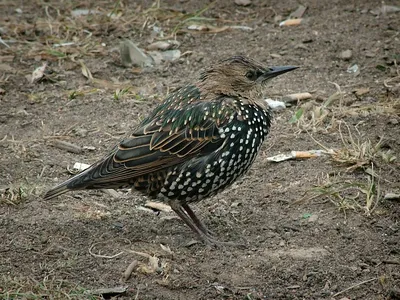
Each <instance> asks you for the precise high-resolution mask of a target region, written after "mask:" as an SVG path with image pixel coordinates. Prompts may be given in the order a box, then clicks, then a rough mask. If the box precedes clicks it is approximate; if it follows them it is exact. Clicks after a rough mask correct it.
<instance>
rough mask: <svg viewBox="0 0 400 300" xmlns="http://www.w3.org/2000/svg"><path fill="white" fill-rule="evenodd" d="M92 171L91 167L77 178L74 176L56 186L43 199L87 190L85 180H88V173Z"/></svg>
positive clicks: (77, 175)
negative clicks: (73, 191)
mask: <svg viewBox="0 0 400 300" xmlns="http://www.w3.org/2000/svg"><path fill="white" fill-rule="evenodd" d="M91 169H92V168H91V167H89V168H87V169H86V170H84V171H82V172H81V173H78V174H76V175H75V176H72V177H71V178H70V179H68V180H66V181H64V182H62V183H60V184H59V185H57V186H55V187H54V188H52V189H51V190H49V191H48V192H47V193H46V194H45V195H44V197H43V199H44V200H49V199H52V198H55V197H57V196H60V195H62V194H64V193H67V192H69V191H72V190H79V189H85V188H86V182H85V179H87V176H86V175H87V173H89V171H90V170H91Z"/></svg>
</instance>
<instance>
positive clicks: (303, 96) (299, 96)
mask: <svg viewBox="0 0 400 300" xmlns="http://www.w3.org/2000/svg"><path fill="white" fill-rule="evenodd" d="M311 98H312V95H311V94H310V93H308V92H306V93H296V94H289V95H286V96H283V97H282V100H283V101H285V102H289V103H292V102H297V101H300V100H307V99H311Z"/></svg>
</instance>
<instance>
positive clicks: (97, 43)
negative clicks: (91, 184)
mask: <svg viewBox="0 0 400 300" xmlns="http://www.w3.org/2000/svg"><path fill="white" fill-rule="evenodd" d="M131 2H132V3H131ZM159 4H160V7H159V8H157V2H155V3H152V2H150V1H124V2H122V1H121V2H117V3H113V2H112V1H101V2H99V1H95V2H93V3H91V4H90V3H86V2H79V1H75V0H71V1H61V2H59V1H53V0H50V1H24V2H19V1H15V2H14V1H8V0H6V1H2V3H1V4H0V36H1V38H2V41H3V42H4V43H5V44H7V45H8V47H7V46H6V45H4V44H3V43H1V41H0V153H1V156H0V189H1V191H0V192H1V198H0V237H1V242H0V298H4V299H42V298H43V299H44V298H46V297H47V298H46V299H68V298H70V299H96V298H101V297H102V296H95V295H94V294H95V293H94V292H93V290H95V289H99V288H112V287H116V286H127V291H126V292H125V293H122V294H119V295H117V297H118V298H119V299H400V202H399V200H398V199H397V200H396V199H392V200H390V199H384V196H385V195H387V194H388V193H395V194H399V193H400V184H399V182H400V179H399V178H400V175H399V174H400V168H399V159H400V155H399V153H400V125H399V124H400V123H399V122H400V111H399V108H400V104H399V102H400V100H399V99H400V96H399V95H400V87H399V82H400V80H399V68H398V66H397V64H398V62H399V60H400V50H399V49H400V35H399V32H400V13H396V12H387V13H380V14H378V15H376V14H374V13H373V12H374V10H377V9H379V8H380V7H381V3H380V1H372V0H365V1H344V0H336V1H328V0H321V1H303V4H304V5H306V6H307V7H308V9H307V11H306V13H305V15H304V18H305V21H304V22H303V23H302V24H300V25H298V26H291V27H279V22H280V21H282V20H284V19H286V18H287V17H288V16H289V15H290V13H291V12H293V11H295V10H296V9H297V7H298V5H299V3H298V2H297V1H290V0H288V1H278V0H271V1H261V0H258V1H257V0H253V1H252V3H251V4H250V5H249V6H247V7H243V6H238V5H236V4H235V3H234V1H227V0H223V1H216V2H215V3H211V2H207V1H204V2H203V1H194V0H189V1H172V0H171V1H160V3H159ZM385 4H386V5H399V2H398V1H394V0H392V1H390V0H388V1H385ZM207 5H209V6H208V9H205V10H204V11H203V12H201V10H203V9H204V8H207ZM78 8H81V9H88V8H92V9H96V10H97V11H98V12H99V13H98V14H89V15H82V16H79V17H73V16H71V11H74V10H76V9H78ZM110 12H113V17H111V18H109V17H107V16H106V15H107V14H108V13H110ZM196 14H197V15H196ZM190 16H191V17H192V19H190V20H188V17H190ZM205 18H208V19H205ZM184 20H186V21H184ZM192 23H197V24H203V25H204V24H212V26H215V27H212V28H211V32H202V31H200V32H199V31H193V30H192V31H191V30H187V27H188V25H189V24H192ZM231 25H241V26H248V27H251V28H253V29H254V30H252V31H248V30H245V28H244V29H243V28H242V29H240V28H236V29H229V30H221V32H215V31H218V30H215V28H220V29H221V28H223V26H231ZM154 26H156V27H157V28H159V29H160V30H162V31H163V32H164V37H167V38H168V36H170V39H173V38H174V37H173V36H172V35H171V34H173V33H174V32H175V33H176V40H177V41H179V42H180V46H179V50H180V51H181V53H182V55H181V58H180V59H178V60H177V61H174V62H163V63H161V64H160V65H157V66H155V67H152V68H139V67H129V68H126V67H124V66H123V65H122V64H121V61H120V56H119V51H118V45H119V42H120V41H121V40H122V39H124V38H127V39H130V40H132V41H134V42H135V43H136V44H138V45H139V46H140V47H141V48H146V47H147V46H148V45H149V44H150V43H151V42H154V41H156V40H157V39H160V38H161V37H160V35H159V34H158V35H157V34H156V35H154V32H155V31H154ZM213 30H214V32H213ZM67 42H72V43H73V44H71V45H63V46H60V47H57V46H56V45H55V44H61V43H67ZM345 50H351V51H352V55H351V57H350V58H343V57H341V53H342V52H343V51H345ZM237 54H244V55H246V56H249V57H252V58H255V59H258V60H260V61H262V62H265V63H266V64H268V65H271V66H273V65H298V66H300V67H301V68H300V69H298V70H296V71H295V72H291V73H290V74H285V75H284V76H282V77H279V78H278V79H276V80H274V81H273V82H271V84H269V85H268V86H267V87H266V89H265V95H266V97H270V98H273V99H280V97H281V96H283V95H287V94H291V93H300V92H311V93H312V95H313V99H309V100H304V101H300V102H299V103H298V104H296V103H295V104H294V105H293V106H292V107H290V108H287V109H285V110H283V111H278V112H276V113H275V119H274V123H273V128H272V131H271V135H270V137H269V139H268V140H267V141H266V142H265V144H264V146H263V148H262V151H261V154H260V155H259V157H258V158H257V160H256V162H255V163H254V166H253V167H252V169H251V171H250V172H249V173H248V174H247V175H246V176H245V177H244V178H242V179H241V180H240V181H239V182H237V183H236V184H235V185H234V186H232V187H231V188H229V189H228V190H226V191H224V192H223V193H221V194H219V195H217V196H216V197H214V198H211V199H206V200H204V201H202V202H201V203H199V204H198V205H196V206H195V207H194V209H195V210H196V212H197V213H198V214H199V215H200V216H201V218H202V219H203V220H204V222H205V223H206V224H207V225H208V226H209V228H211V229H212V230H213V231H214V232H215V234H216V236H217V237H219V238H220V239H221V240H225V241H236V242H243V241H244V242H245V244H246V246H245V247H244V248H243V247H242V248H241V247H228V246H227V247H222V248H217V249H216V248H209V247H206V246H205V245H203V244H200V243H191V241H192V240H193V239H195V238H196V237H195V236H194V235H193V233H192V232H191V231H190V229H189V228H187V227H186V226H185V225H184V224H183V223H182V222H181V221H180V220H179V219H177V218H175V217H174V215H173V214H172V213H168V212H161V213H155V212H152V211H149V210H143V209H141V208H142V207H143V205H144V203H145V202H146V199H145V198H144V197H142V196H140V195H138V194H136V193H128V192H126V191H119V192H118V194H119V195H118V196H117V197H115V195H112V194H110V193H107V192H103V191H90V192H74V193H69V194H66V195H63V196H60V197H59V198H57V199H54V200H51V201H48V202H45V201H44V200H43V199H42V196H43V194H44V192H45V191H46V190H47V189H49V188H50V187H52V186H53V185H55V184H57V183H59V182H61V180H65V179H67V178H68V176H69V173H68V171H67V168H68V167H69V168H71V167H72V166H73V165H74V163H75V162H82V163H87V164H90V163H93V162H95V161H96V160H97V159H99V158H101V157H102V156H103V155H104V154H105V152H106V151H107V149H110V148H111V147H112V146H113V144H114V143H115V142H116V141H117V140H118V139H119V138H121V137H122V135H123V134H124V132H126V131H128V130H129V129H130V128H132V127H134V126H135V125H136V124H138V122H139V121H140V120H141V119H142V118H143V117H145V116H146V115H147V114H148V113H149V112H150V111H151V109H152V108H154V107H155V106H156V105H157V103H159V101H161V100H162V99H163V97H165V95H166V94H167V93H168V92H169V91H170V90H172V89H173V88H176V87H179V86H180V85H182V84H184V83H185V82H188V81H191V80H193V79H195V78H196V76H197V74H198V72H199V71H200V70H201V69H202V68H203V67H205V66H207V65H210V64H212V63H214V62H215V61H217V60H220V59H224V58H227V57H229V56H232V55H237ZM43 63H47V67H46V74H45V78H44V79H43V78H42V80H39V81H38V82H34V83H31V82H30V81H29V75H31V74H32V72H33V70H35V68H37V67H40V66H42V65H43ZM81 63H83V64H84V65H85V66H86V67H87V69H89V70H90V71H91V74H92V76H93V77H94V78H95V80H88V79H87V78H86V77H85V76H84V75H83V73H82V64H81ZM353 64H357V66H358V68H359V70H358V72H357V73H355V74H354V73H348V72H347V69H348V68H349V67H350V66H352V65H353ZM27 75H28V76H27ZM127 87H128V88H129V90H127V92H126V93H125V94H124V93H123V92H121V91H122V90H123V89H124V88H127ZM116 95H118V96H116ZM116 98H117V99H116ZM327 100H330V101H331V103H330V105H329V106H327V105H325V104H326V101H327ZM299 110H303V111H304V115H303V116H302V117H301V118H300V119H301V120H299V121H298V122H294V123H291V122H289V120H290V119H291V117H292V116H293V115H294V114H295V113H296V112H299ZM318 111H319V112H321V111H322V112H323V113H326V114H327V115H326V116H325V117H324V118H322V117H321V116H320V115H318ZM316 114H317V115H316ZM347 127H348V128H349V130H350V132H351V133H352V134H351V135H350V134H349V131H348V130H347ZM381 139H382V141H381V142H380V140H381ZM57 141H63V142H68V143H72V144H74V145H77V146H79V147H81V149H83V150H82V151H78V152H79V153H73V152H70V151H67V150H66V149H63V148H60V147H59V146H57V144H56V143H57ZM379 142H380V144H379V145H380V147H379V148H378V147H375V146H376V145H377V144H378V143H379ZM322 146H324V147H326V148H327V149H335V150H338V152H337V153H339V154H338V155H336V156H335V155H321V156H319V157H315V158H310V159H303V160H301V159H296V160H288V161H284V162H280V163H271V162H269V161H268V160H267V157H269V156H272V155H276V154H279V153H287V152H290V151H293V150H296V151H305V150H311V149H321V148H322ZM394 156H397V160H395V159H394ZM316 188H318V189H316ZM318 193H319V194H320V196H318ZM134 261H137V263H138V266H137V267H135V268H134V270H133V272H132V275H131V276H130V278H129V279H127V280H123V279H122V277H123V272H124V271H125V270H126V269H127V268H128V266H129V265H130V264H131V263H132V262H134ZM88 290H92V292H90V291H89V292H88ZM109 296H110V295H109V294H104V297H109Z"/></svg>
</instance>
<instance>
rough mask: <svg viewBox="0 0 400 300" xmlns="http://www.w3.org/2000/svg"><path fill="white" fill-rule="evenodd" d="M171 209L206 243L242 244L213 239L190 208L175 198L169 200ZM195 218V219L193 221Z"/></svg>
mask: <svg viewBox="0 0 400 300" xmlns="http://www.w3.org/2000/svg"><path fill="white" fill-rule="evenodd" d="M169 205H170V206H171V208H172V210H173V211H174V212H175V213H176V214H177V215H178V216H179V217H180V218H181V219H182V221H183V222H185V224H186V225H188V226H189V227H190V229H192V230H193V231H194V232H195V233H196V234H197V235H198V236H199V237H200V238H201V239H202V240H203V241H204V243H206V244H208V245H226V246H244V245H243V244H238V243H234V242H221V241H218V240H217V239H215V238H214V237H213V236H212V235H211V234H210V231H209V230H208V229H207V228H206V227H205V225H204V224H203V223H202V222H201V221H200V220H199V219H198V218H197V217H196V215H195V214H194V212H193V211H192V210H191V208H190V207H189V206H188V205H187V204H184V205H182V204H181V203H180V202H179V201H177V200H172V201H170V202H169ZM195 220H196V221H195Z"/></svg>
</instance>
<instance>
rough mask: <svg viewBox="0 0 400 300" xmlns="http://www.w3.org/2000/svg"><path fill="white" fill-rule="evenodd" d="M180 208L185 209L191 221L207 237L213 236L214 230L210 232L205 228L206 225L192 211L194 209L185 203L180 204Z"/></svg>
mask: <svg viewBox="0 0 400 300" xmlns="http://www.w3.org/2000/svg"><path fill="white" fill-rule="evenodd" d="M182 208H183V209H184V210H185V211H186V213H187V215H188V216H189V217H190V218H191V219H192V221H193V223H194V224H196V226H197V227H198V228H199V229H200V230H201V231H202V232H203V233H204V234H205V235H206V236H209V237H213V235H215V234H214V232H212V231H211V230H209V229H208V228H207V226H206V225H204V223H203V222H202V221H201V220H200V219H199V218H197V216H196V214H195V213H194V211H193V210H192V209H191V208H190V206H189V204H187V203H185V204H182Z"/></svg>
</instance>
